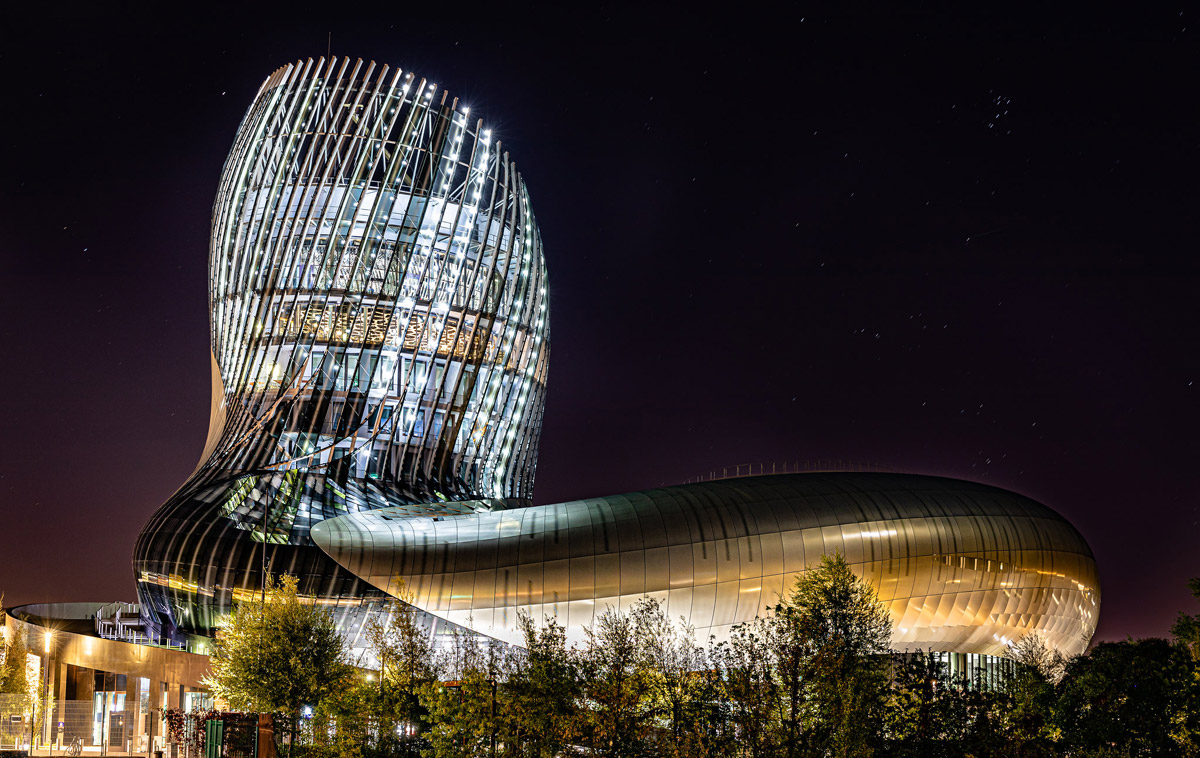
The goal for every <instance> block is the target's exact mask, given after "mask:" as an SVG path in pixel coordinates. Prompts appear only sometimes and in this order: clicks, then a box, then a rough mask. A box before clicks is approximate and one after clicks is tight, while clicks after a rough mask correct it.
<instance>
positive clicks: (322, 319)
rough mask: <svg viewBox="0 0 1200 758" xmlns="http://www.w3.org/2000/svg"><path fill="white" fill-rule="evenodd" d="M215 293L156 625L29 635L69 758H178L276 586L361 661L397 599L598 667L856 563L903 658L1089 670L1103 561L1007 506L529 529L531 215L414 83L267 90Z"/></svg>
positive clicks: (153, 543)
mask: <svg viewBox="0 0 1200 758" xmlns="http://www.w3.org/2000/svg"><path fill="white" fill-rule="evenodd" d="M209 293H210V313H209V318H210V321H211V348H212V386H213V391H212V406H211V408H212V410H211V418H210V426H209V434H208V439H207V442H206V444H205V448H204V452H203V455H202V457H201V460H200V463H199V464H198V465H197V467H196V470H195V471H194V472H193V473H192V475H191V476H190V477H189V478H188V479H187V481H185V482H184V483H183V485H182V486H181V487H180V489H179V490H178V491H177V492H176V493H175V494H174V495H173V496H172V497H171V498H170V499H169V500H168V501H167V502H166V503H165V504H164V505H162V506H161V507H160V508H159V509H158V510H157V511H156V512H155V513H154V514H153V515H152V516H151V517H150V519H149V521H148V522H147V524H146V526H145V528H144V529H143V531H142V533H141V534H140V536H139V538H138V540H137V544H136V546H135V548H134V572H135V580H136V584H137V592H138V600H139V602H138V603H137V604H122V603H110V604H101V603H92V604H66V605H60V606H52V607H50V606H48V607H40V606H26V607H24V608H19V609H15V611H14V614H13V615H11V616H10V617H9V620H8V622H7V628H6V633H8V634H14V633H15V634H22V635H24V636H26V637H27V638H28V639H30V640H31V642H32V644H33V648H34V653H33V654H34V656H35V657H36V658H37V659H39V660H40V661H42V662H43V664H42V666H41V669H40V671H41V676H42V677H43V678H44V680H45V687H46V689H47V690H48V691H53V692H55V693H59V698H60V700H61V701H62V702H63V708H64V710H62V711H60V715H61V714H65V713H66V712H67V709H66V705H67V704H69V703H75V705H74V706H73V707H74V708H75V710H76V711H78V713H80V714H83V715H82V716H80V717H79V720H80V725H79V726H78V728H77V729H76V728H75V727H70V726H68V727H66V728H67V729H68V731H67V733H66V734H65V736H66V738H68V739H72V738H75V737H79V738H80V739H86V742H85V744H87V745H101V744H110V745H113V746H116V745H119V744H122V743H123V744H124V745H125V746H126V747H127V748H129V749H130V750H133V751H134V752H143V751H148V750H150V749H152V748H153V747H154V746H156V745H159V744H161V740H162V735H161V729H159V730H158V731H156V730H155V726H154V719H152V718H148V717H147V716H148V714H151V713H152V712H153V711H154V709H156V708H158V707H160V706H163V705H166V706H172V707H180V706H182V707H187V706H188V705H192V704H198V703H203V702H204V697H205V695H204V692H203V689H204V687H203V676H204V672H205V670H206V661H207V659H206V658H205V656H204V655H203V654H204V652H205V650H206V649H207V646H208V644H209V640H210V639H211V636H212V635H213V633H214V631H215V629H216V628H217V626H218V624H219V623H220V621H221V619H222V618H223V617H224V616H225V615H226V614H227V613H228V612H229V611H230V610H231V609H232V608H233V606H234V604H235V603H237V602H238V601H239V600H240V599H242V598H247V597H251V596H253V595H255V594H256V593H257V591H258V590H259V588H261V587H262V585H263V582H264V580H265V577H266V576H267V575H268V574H281V573H288V574H292V575H295V576H297V578H298V580H299V583H298V587H299V590H300V592H301V593H302V594H304V595H305V596H307V597H309V598H311V599H312V600H313V601H314V602H317V603H320V604H322V605H324V606H325V607H328V608H329V609H331V611H332V612H333V613H334V614H335V616H336V619H337V622H338V624H339V628H340V630H341V631H342V633H343V634H344V635H345V636H346V637H347V638H348V639H349V640H350V642H351V643H352V644H355V643H357V641H358V639H359V634H360V631H361V629H362V625H363V622H364V620H365V619H366V618H367V617H368V616H369V615H370V614H371V613H375V612H378V610H379V609H380V608H381V607H382V604H383V602H384V601H386V600H388V599H389V597H390V596H394V595H400V594H402V588H401V583H402V584H403V594H405V595H406V596H408V597H409V599H410V600H411V602H412V603H413V604H414V605H415V606H416V607H417V608H418V609H420V610H421V611H422V613H423V614H424V616H423V618H424V620H425V623H426V624H427V626H428V628H429V630H430V632H431V634H437V633H439V632H441V631H445V630H456V629H467V630H471V631H473V632H475V633H478V634H482V635H486V636H488V637H491V638H494V639H497V640H501V641H504V642H517V641H519V640H518V637H517V635H516V633H515V628H514V622H515V620H516V615H517V613H518V612H520V611H526V612H529V613H531V614H533V615H534V616H535V618H536V617H548V616H554V617H556V618H557V619H558V620H559V621H560V622H562V623H563V624H564V625H565V626H566V627H567V628H568V630H569V633H570V634H571V635H572V636H574V637H576V638H577V637H578V636H579V634H580V633H581V631H582V629H583V628H584V627H585V626H586V625H587V624H589V623H591V621H592V620H593V619H594V618H595V616H596V614H597V613H598V612H603V610H605V609H606V608H608V607H612V608H617V609H622V608H625V607H628V605H629V604H630V603H632V602H635V601H636V600H637V599H639V598H641V597H646V596H649V597H654V598H658V599H660V600H662V601H663V602H664V603H666V606H667V611H668V612H669V614H670V615H672V616H679V615H683V616H685V617H686V618H687V619H688V620H689V621H690V623H691V624H693V625H694V626H695V627H696V629H697V631H698V632H699V634H700V635H701V636H702V637H707V636H708V635H710V634H711V635H714V636H716V637H718V638H720V637H722V636H724V635H726V634H728V632H729V629H730V628H731V626H732V625H734V624H737V623H739V622H742V621H746V620H749V619H751V618H753V617H754V616H755V615H757V614H760V613H765V612H767V609H768V608H769V607H770V606H772V605H774V604H775V603H776V602H778V600H779V598H780V597H781V596H782V595H784V594H785V593H786V592H787V590H788V588H789V587H790V585H791V584H792V582H793V581H794V578H795V577H796V576H797V575H798V574H800V573H801V572H803V571H804V569H805V568H806V567H807V566H811V565H813V564H814V563H815V562H816V561H817V560H819V557H820V556H821V555H822V554H823V553H829V552H833V551H840V552H842V553H844V554H845V555H846V556H847V558H848V560H849V562H850V563H851V564H852V566H853V567H854V569H855V570H856V571H857V572H858V573H859V574H860V575H861V576H863V577H864V578H866V579H868V580H869V581H870V582H871V583H872V584H873V585H874V586H875V587H876V588H877V589H878V590H879V592H880V596H881V598H882V600H883V601H884V602H885V603H886V604H887V605H888V608H889V610H890V612H891V615H892V620H893V636H892V642H893V645H894V646H896V647H897V648H898V649H910V650H915V649H931V650H936V651H941V652H943V653H945V654H946V655H947V656H953V657H952V658H948V660H950V662H951V664H952V666H957V667H959V668H961V669H964V670H967V669H969V668H972V667H974V666H975V665H976V664H977V663H978V662H979V661H981V660H983V659H985V658H989V657H991V656H996V655H998V654H1001V653H1003V652H1004V650H1005V648H1006V647H1007V645H1008V644H1009V643H1011V642H1012V641H1014V640H1015V639H1017V638H1019V637H1020V636H1023V635H1025V634H1028V633H1030V632H1038V633H1040V634H1042V635H1044V636H1045V637H1046V638H1047V639H1048V640H1049V641H1050V642H1051V643H1052V644H1053V645H1054V646H1056V647H1057V648H1058V649H1060V650H1062V651H1063V652H1064V653H1068V654H1070V653H1077V652H1081V651H1083V650H1084V649H1085V648H1086V646H1087V644H1088V642H1089V640H1090V639H1091V636H1092V633H1093V632H1094V630H1095V627H1096V620H1097V615H1098V609H1099V597H1100V595H1099V584H1098V581H1097V573H1096V566H1095V561H1094V559H1093V557H1092V555H1091V552H1090V550H1089V548H1088V546H1087V544H1086V542H1085V541H1084V540H1083V538H1082V537H1081V536H1080V535H1079V533H1078V532H1077V531H1076V530H1075V529H1074V528H1073V527H1071V525H1070V524H1068V523H1067V522H1066V521H1065V520H1063V519H1062V518H1061V517H1060V516H1058V515H1057V514H1055V513H1054V512H1053V511H1051V510H1050V509H1048V508H1046V507H1045V506H1043V505H1040V504H1038V503H1036V502H1034V501H1032V500H1030V499H1029V498H1026V497H1023V496H1021V495H1017V494H1014V493H1011V492H1005V491H1003V490H999V489H996V488H993V487H987V486H984V485H979V484H974V483H970V482H961V481H955V480H950V479H941V478H936V477H925V476H915V475H904V474H883V473H863V472H825V473H807V474H796V473H788V474H776V475H763V476H757V477H742V478H733V479H727V480H722V481H711V482H700V483H694V484H687V485H679V486H675V487H663V488H659V489H656V490H651V491H647V492H640V493H631V494H626V495H617V496H611V497H602V498H591V499H588V500H582V501H576V502H570V503H560V504H554V505H542V506H536V507H534V506H533V505H532V497H533V484H534V476H535V472H536V467H537V454H538V438H539V434H540V429H541V421H542V413H543V408H544V401H545V392H546V379H547V367H548V359H549V346H550V327H549V311H548V298H547V285H546V267H545V262H544V259H543V252H542V241H541V236H540V233H539V230H538V227H537V224H536V221H535V219H534V216H533V212H532V209H531V206H530V199H529V193H528V191H527V190H526V188H525V185H524V182H523V180H522V178H521V175H520V173H519V172H518V171H517V167H516V164H515V163H514V162H513V161H512V160H511V159H510V156H509V155H508V154H507V153H505V152H503V150H502V149H501V145H500V143H499V141H497V140H495V139H494V137H493V135H492V133H491V131H490V130H489V129H487V128H486V127H485V125H484V124H483V122H481V121H479V120H478V119H472V117H471V114H470V112H469V110H468V108H466V107H465V106H463V105H461V104H460V103H459V102H458V101H457V100H455V99H454V98H452V97H451V96H450V95H448V94H447V93H446V92H445V91H444V90H442V89H440V88H439V87H438V85H437V84H434V83H431V82H428V81H426V80H425V79H421V78H419V77H417V76H415V75H414V74H412V73H406V72H402V71H400V70H398V69H396V70H393V69H390V68H388V67H386V66H376V65H375V64H373V63H372V64H364V63H363V62H362V61H358V62H351V61H350V60H348V59H347V60H333V61H326V60H324V59H321V60H318V61H315V62H314V61H311V60H310V61H307V62H298V63H296V64H293V65H288V66H285V67H283V68H281V69H279V70H277V71H276V72H274V73H273V74H271V75H270V76H269V77H268V78H267V79H266V81H264V82H263V84H262V86H261V87H260V89H259V91H258V94H257V95H256V97H255V99H254V101H253V102H252V103H251V105H250V108H249V109H248V110H247V112H246V115H245V117H244V119H243V121H242V124H241V126H240V127H239V129H238V132H237V135H236V137H235V139H234V145H233V148H232V150H231V151H230V154H229V158H228V160H227V161H226V163H225V166H224V169H223V171H222V175H221V180H220V184H219V186H218V191H217V197H216V201H215V203H214V207H213V225H212V234H211V243H210V255H209ZM398 580H399V581H398ZM39 640H42V641H43V642H44V650H41V652H39V647H38V641H39ZM116 713H120V714H122V715H121V718H120V723H118V722H117V721H114V720H113V718H112V717H113V715H114V714H116ZM56 720H62V719H57V718H56V717H55V716H54V715H51V716H50V717H48V718H47V719H46V721H45V723H43V724H41V725H39V726H38V729H40V730H41V733H42V734H43V737H44V739H53V738H54V734H53V728H52V725H53V724H54V722H55V721H56ZM67 723H68V724H70V723H73V722H72V721H70V720H69V719H68V720H67ZM96 724H99V725H100V726H99V727H96V726H95V725H96Z"/></svg>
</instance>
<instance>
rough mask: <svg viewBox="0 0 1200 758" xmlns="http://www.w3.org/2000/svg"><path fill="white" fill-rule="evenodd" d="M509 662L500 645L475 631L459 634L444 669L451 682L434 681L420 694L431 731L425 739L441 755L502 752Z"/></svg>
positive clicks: (468, 757)
mask: <svg viewBox="0 0 1200 758" xmlns="http://www.w3.org/2000/svg"><path fill="white" fill-rule="evenodd" d="M507 666H508V663H507V660H506V659H505V657H504V656H503V655H502V653H501V652H500V649H499V648H498V647H496V646H493V645H489V644H486V643H483V642H481V641H480V639H479V638H478V637H477V636H475V635H474V634H472V633H456V634H455V635H454V644H453V645H452V647H451V650H450V660H449V661H448V662H447V664H446V668H445V673H446V675H447V676H448V677H449V678H450V680H451V682H452V683H447V684H444V683H442V682H430V683H429V684H427V685H425V686H424V687H422V688H421V690H420V692H419V697H420V701H421V707H422V708H424V709H425V717H424V718H425V720H426V722H427V723H428V724H429V729H428V731H427V732H426V733H425V739H426V740H427V741H428V742H429V745H430V747H431V752H430V755H433V756H436V757H437V758H474V757H475V756H492V755H497V754H498V753H497V752H496V751H497V750H498V747H499V746H498V744H497V743H498V740H499V737H500V733H501V720H502V718H503V705H502V704H501V703H499V702H498V697H499V696H500V693H499V692H498V686H499V681H500V680H501V679H502V678H504V677H505V671H506V670H507Z"/></svg>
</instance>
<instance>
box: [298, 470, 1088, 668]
mask: <svg viewBox="0 0 1200 758" xmlns="http://www.w3.org/2000/svg"><path fill="white" fill-rule="evenodd" d="M312 537H313V540H314V541H315V542H316V544H317V545H318V546H320V547H321V548H322V549H323V550H324V551H325V552H326V553H328V554H329V555H330V556H331V557H332V558H333V559H334V560H335V561H337V562H338V563H339V564H341V565H342V566H343V567H345V568H346V569H347V570H349V571H350V572H352V573H354V574H355V575H357V576H359V577H361V578H362V579H364V580H366V581H367V582H369V583H370V584H372V585H374V586H376V587H379V588H380V589H382V590H384V591H385V592H388V593H389V594H391V595H394V596H398V597H402V598H404V599H405V600H407V601H408V602H411V603H412V604H414V605H415V606H417V607H418V608H421V609H422V610H425V611H428V612H429V613H431V614H434V615H436V616H439V617H441V618H445V619H447V620H449V621H452V622H454V623H456V624H460V625H462V626H465V627H468V628H470V629H473V630H475V631H477V632H479V633H481V634H484V635H487V636H490V637H493V638H496V639H500V640H503V641H505V642H510V643H519V642H520V641H521V637H520V632H519V629H518V627H517V618H518V613H520V612H526V613H529V614H531V615H532V616H533V617H534V618H535V619H541V618H544V617H548V616H554V617H557V619H558V621H559V623H562V624H563V625H564V626H566V629H567V635H568V638H569V639H572V640H579V639H582V637H583V634H584V629H585V628H586V627H587V626H589V625H590V624H592V623H593V622H594V620H595V618H596V617H597V616H598V614H600V613H602V612H603V611H604V610H605V609H607V608H615V609H620V610H624V609H627V608H629V607H630V606H631V605H632V604H633V603H635V602H636V601H637V600H639V599H640V598H643V597H651V598H655V599H657V600H659V601H661V602H663V603H664V604H665V608H666V611H667V613H668V614H669V615H670V616H671V617H673V618H675V617H680V616H682V617H683V618H684V619H686V620H687V622H688V623H689V624H691V625H692V626H693V627H694V628H695V632H696V635H697V638H698V639H700V640H705V639H707V638H708V637H709V636H710V635H712V636H714V637H716V638H717V639H724V638H726V637H727V636H728V635H729V632H730V630H731V629H732V627H733V626H734V625H736V624H738V623H742V622H745V621H748V620H750V619H753V618H754V617H755V616H758V615H761V614H763V613H765V612H767V609H768V608H770V607H771V606H773V605H774V604H776V603H777V602H779V600H780V598H781V597H783V596H785V595H786V594H787V592H788V591H789V590H790V588H791V587H792V586H793V584H794V582H795V580H796V577H797V576H798V575H800V574H801V573H802V572H803V571H805V570H806V569H807V568H811V567H812V566H814V565H815V564H816V563H817V562H818V561H819V560H820V557H821V555H823V554H832V553H835V552H840V553H842V554H844V555H845V556H846V559H847V561H848V562H849V563H850V565H851V567H852V568H853V570H854V571H855V572H856V573H857V574H858V575H859V576H862V577H863V578H865V579H867V580H868V581H869V582H870V583H871V584H872V585H873V586H874V587H875V588H876V589H877V591H878V592H879V598H880V600H881V601H882V602H883V603H884V604H885V605H886V606H887V608H888V611H889V613H890V614H891V618H892V624H893V633H892V640H891V644H892V646H893V648H895V649H898V650H918V649H920V650H935V651H953V652H960V653H981V654H988V655H998V654H1003V653H1004V651H1005V650H1006V649H1007V647H1008V645H1010V644H1012V642H1013V641H1014V640H1016V639H1019V638H1021V637H1023V636H1025V635H1027V634H1030V633H1034V632H1036V633H1038V634H1040V635H1042V636H1043V637H1044V638H1045V639H1046V640H1047V641H1048V643H1049V644H1051V645H1053V646H1054V647H1056V648H1057V649H1059V650H1060V651H1062V652H1063V653H1064V654H1067V655H1073V654H1077V653H1082V652H1083V651H1084V650H1085V649H1086V647H1087V645H1088V642H1089V641H1090V640H1091V637H1092V634H1093V632H1094V631H1095V628H1096V621H1097V618H1098V612H1099V600H1100V592H1099V582H1098V576H1097V572H1096V565H1095V561H1094V559H1093V557H1092V553H1091V550H1090V549H1089V548H1088V545H1087V543H1086V542H1085V541H1084V540H1083V538H1082V536H1080V534H1079V533H1078V532H1077V531H1076V530H1075V529H1074V527H1072V526H1071V525H1070V524H1069V523H1068V522H1067V521H1066V520H1064V519H1063V518H1062V517H1061V516H1059V515H1058V514H1057V513H1055V512H1054V511H1052V510H1050V509H1049V508H1047V507H1045V506H1043V505H1041V504H1039V503H1037V502H1035V501H1033V500H1031V499H1029V498H1027V497H1024V496H1022V495H1018V494H1015V493H1012V492H1007V491H1005V490H1000V489H997V488H994V487H988V486H985V485H981V484H976V483H972V482H964V481H958V480H952V479H944V478H938V477H929V476H918V475H904V474H882V473H830V474H784V475H770V476H759V477H747V478H740V479H727V480H721V481H714V482H703V483H697V484H688V485H680V486H676V487H665V488H661V489H655V490H649V491H645V492H636V493H631V494H625V495H616V496H610V497H603V498H591V499H588V500H580V501H574V502H568V503H558V504H554V505H543V506H537V507H532V508H520V509H514V510H508V511H501V512H480V513H471V514H466V515H455V516H428V517H411V516H408V515H406V514H404V513H402V512H400V511H399V510H398V509H383V510H378V511H370V512H362V513H354V514H349V515H346V516H341V517H338V518H334V519H331V520H327V521H324V522H322V523H320V524H317V525H314V526H313V528H312Z"/></svg>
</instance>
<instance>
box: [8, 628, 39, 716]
mask: <svg viewBox="0 0 1200 758" xmlns="http://www.w3.org/2000/svg"><path fill="white" fill-rule="evenodd" d="M28 656H29V647H28V646H27V645H26V642H25V635H24V634H21V633H19V632H18V633H17V634H15V635H13V639H12V641H10V642H9V644H8V648H7V650H5V652H4V665H3V666H2V667H0V693H3V694H5V695H15V696H17V698H16V699H17V701H18V703H19V707H20V709H21V711H22V712H24V713H28V712H29V709H30V708H31V706H32V705H33V692H34V690H33V688H34V686H35V684H34V683H33V682H30V681H29V675H28V673H27V671H26V668H25V666H26V659H27V658H28Z"/></svg>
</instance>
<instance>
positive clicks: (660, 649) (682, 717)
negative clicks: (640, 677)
mask: <svg viewBox="0 0 1200 758" xmlns="http://www.w3.org/2000/svg"><path fill="white" fill-rule="evenodd" d="M630 615H631V616H632V617H633V625H634V629H635V634H636V636H637V639H638V643H639V644H638V656H639V658H640V666H641V668H642V670H643V671H645V672H646V675H647V677H648V680H649V685H650V690H649V707H650V710H651V714H652V717H653V719H654V721H655V722H656V723H657V724H658V725H659V728H658V729H656V730H654V731H652V732H651V733H650V735H649V740H650V742H651V743H652V747H651V752H652V753H653V754H654V755H658V756H701V755H705V754H706V753H707V752H709V751H710V749H712V748H713V747H714V740H712V739H711V738H710V730H709V723H708V722H709V716H710V711H711V707H710V706H711V703H712V696H713V694H714V693H713V692H712V689H711V687H712V684H713V682H712V679H711V678H710V677H707V676H705V671H706V669H707V668H708V663H707V661H706V660H705V655H704V651H703V650H702V649H701V648H700V647H699V646H698V645H696V642H695V639H694V637H695V632H694V630H693V629H692V627H691V626H690V625H689V624H688V623H687V620H686V619H683V618H681V619H680V624H679V626H678V627H676V626H675V625H674V624H672V623H671V620H670V619H669V618H667V614H666V613H665V612H664V611H663V608H662V604H661V603H659V602H658V601H656V600H653V599H651V598H643V599H642V600H639V601H638V602H637V603H636V604H634V606H633V608H632V609H631V610H630Z"/></svg>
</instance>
